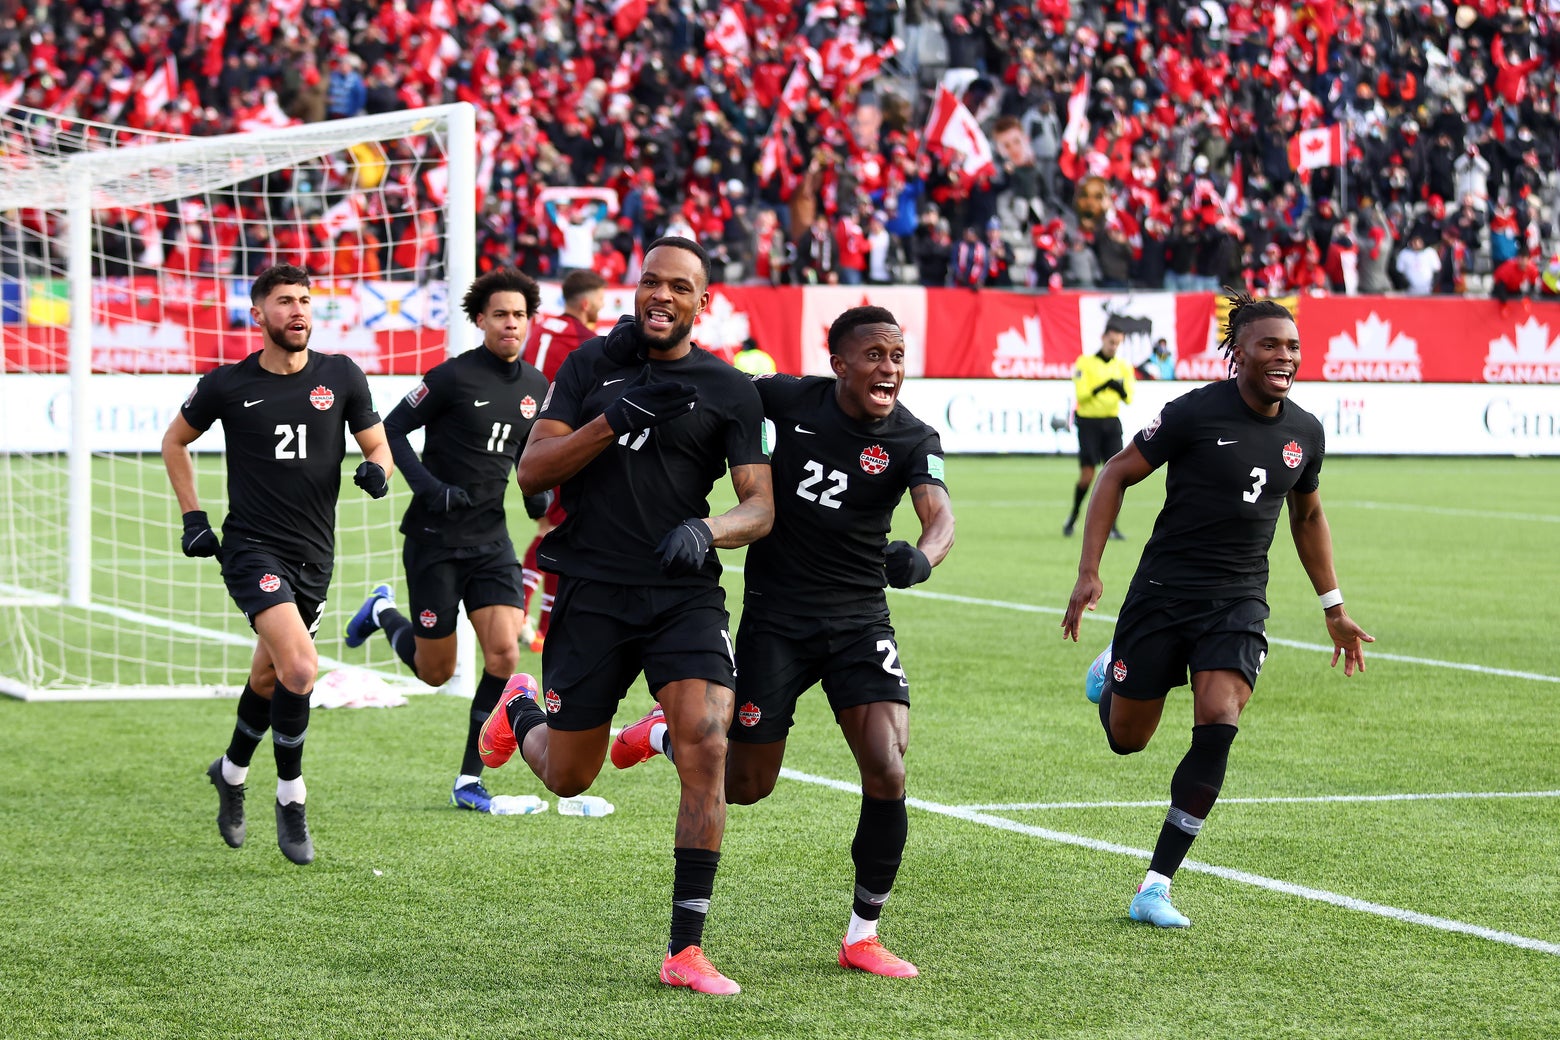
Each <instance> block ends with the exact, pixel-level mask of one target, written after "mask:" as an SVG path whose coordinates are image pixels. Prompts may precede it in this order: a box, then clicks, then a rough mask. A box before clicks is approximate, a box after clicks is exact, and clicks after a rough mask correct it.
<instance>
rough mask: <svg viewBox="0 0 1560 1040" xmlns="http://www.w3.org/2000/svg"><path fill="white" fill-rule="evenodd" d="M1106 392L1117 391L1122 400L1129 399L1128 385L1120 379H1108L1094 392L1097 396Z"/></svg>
mask: <svg viewBox="0 0 1560 1040" xmlns="http://www.w3.org/2000/svg"><path fill="white" fill-rule="evenodd" d="M1104 390H1114V391H1116V396H1117V397H1119V398H1121V399H1122V400H1123V401H1125V400H1126V399H1127V387H1126V384H1125V383H1123V382H1122V381H1121V380H1119V379H1107V380H1105V382H1103V383H1101V384H1100V385H1099V386H1097V387H1095V388H1094V392H1095V393H1096V394H1097V393H1100V392H1101V391H1104Z"/></svg>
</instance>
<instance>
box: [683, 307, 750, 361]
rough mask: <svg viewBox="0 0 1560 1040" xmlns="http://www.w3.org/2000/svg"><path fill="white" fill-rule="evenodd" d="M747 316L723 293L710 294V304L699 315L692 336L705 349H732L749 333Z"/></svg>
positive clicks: (739, 344) (727, 350) (740, 343)
mask: <svg viewBox="0 0 1560 1040" xmlns="http://www.w3.org/2000/svg"><path fill="white" fill-rule="evenodd" d="M750 334H751V333H750V330H749V326H748V316H747V314H746V313H745V312H743V311H739V310H737V309H736V307H734V306H732V303H731V300H729V299H727V297H726V295H725V294H724V293H714V294H712V295H711V296H710V305H709V308H708V309H706V310H705V312H704V313H703V314H701V315H699V320H698V322H696V323H695V325H694V331H693V336H694V339H696V340H698V341H699V346H701V347H703V348H704V349H705V350H713V351H726V352H729V351H730V350H734V349H735V348H737V347H740V346H741V345H742V342H743V341H744V340H746V339H747V338H748V336H749V335H750Z"/></svg>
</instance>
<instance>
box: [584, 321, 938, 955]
mask: <svg viewBox="0 0 1560 1040" xmlns="http://www.w3.org/2000/svg"><path fill="white" fill-rule="evenodd" d="M829 364H830V366H831V367H832V368H833V370H834V378H832V379H826V378H822V377H817V376H812V377H807V378H802V379H798V378H796V377H794V376H763V377H760V378H758V379H756V380H754V385H755V386H757V387H758V391H759V395H760V396H761V397H762V398H763V402H764V414H765V416H767V417H768V418H769V419H770V420H771V421H772V422H773V423H774V426H775V445H774V451H773V453H772V455H771V456H770V465H771V467H772V470H773V473H774V479H775V484H776V486H777V487H778V488H780V494H779V495H777V496H776V499H775V526H774V530H773V531H772V532H771V533H770V535H769V536H768V537H767V538H764V539H762V540H760V541H758V542H755V543H754V544H753V546H752V547H751V548H749V549H748V554H747V563H746V584H747V592H746V596H745V598H744V600H743V608H742V627H741V629H740V630H739V631H738V632H737V661H738V664H739V670H738V673H737V701H738V707H737V713H736V720H735V721H734V723H733V724H732V727H731V733H730V737H731V748H730V751H729V752H728V754H727V760H726V798H727V800H728V801H730V802H735V803H738V804H741V805H749V804H752V803H753V802H756V801H758V800H759V799H761V798H764V797H766V796H767V795H768V794H769V793H770V792H771V791H773V790H774V787H775V780H776V779H777V778H778V777H779V775H780V765H781V762H782V761H783V760H784V758H785V743H786V735H787V733H788V732H789V731H790V729H791V725H792V722H793V720H794V717H795V712H796V701H797V698H798V697H800V696H801V695H802V693H803V692H804V691H806V690H807V689H808V688H809V687H811V686H812V685H813V684H814V683H817V682H819V681H820V680H821V681H822V683H823V690H824V693H825V694H827V695H828V698H829V706H830V707H831V708H833V709H834V716H835V719H836V721H837V722H838V723H839V726H840V730H841V731H842V732H843V733H844V734H845V742H846V743H847V744H848V745H849V746H850V750H851V753H852V754H853V755H854V756H855V758H856V762H857V765H858V766H859V767H860V771H861V792H862V797H861V812H860V815H859V817H858V819H857V823H856V836H855V840H854V841H853V842H852V843H851V858H852V860H853V861H854V862H855V866H856V887H855V902H854V905H853V907H852V910H851V915H850V924H849V926H848V928H847V931H846V933H845V938H844V941H843V942H842V943H841V945H840V951H839V958H838V959H839V963H840V965H841V966H842V967H846V968H855V969H858V970H861V971H866V972H871V973H873V974H876V975H888V976H897V977H901V978H912V977H914V976H915V975H917V974H918V972H917V970H916V967H915V965H913V964H911V963H910V962H909V961H907V960H904V959H902V958H900V957H897V956H895V955H894V954H892V953H890V952H889V951H888V950H887V949H886V948H885V947H884V946H883V944H882V943H881V942H880V941H879V939H878V936H877V929H878V919H879V917H880V916H881V915H882V912H883V904H884V903H885V902H886V901H887V900H888V895H889V890H890V889H891V888H892V887H893V884H894V878H895V876H896V875H897V874H898V871H899V862H900V859H901V857H902V855H903V853H904V847H905V838H906V833H907V830H908V826H909V823H908V818H907V816H906V813H905V764H904V754H905V748H906V746H907V745H908V743H909V740H910V680H909V679H908V678H907V677H906V675H905V671H904V668H903V666H902V664H901V663H900V659H899V647H898V644H897V643H896V642H895V640H894V628H893V625H892V624H891V623H890V620H889V613H888V601H887V600H886V599H885V597H884V594H883V586H884V583H885V580H886V582H887V584H889V585H892V586H894V587H895V588H907V587H909V586H911V585H916V584H919V583H920V582H923V581H925V580H926V579H927V578H928V577H929V576H930V575H931V573H932V568H933V567H934V566H936V565H937V564H939V563H941V562H942V561H943V559H944V558H945V557H946V556H947V555H948V550H949V549H951V548H952V547H953V529H954V520H953V509H952V506H951V505H950V503H949V499H948V488H947V485H945V484H944V483H943V459H942V445H941V442H940V440H939V439H938V436H937V432H936V431H935V430H933V429H932V428H931V427H930V426H928V425H926V424H925V423H923V422H921V421H920V420H919V419H917V418H916V417H915V416H914V415H912V414H910V411H909V409H907V408H905V406H904V405H903V404H900V403H899V401H898V397H899V388H900V386H901V385H902V384H903V382H904V377H905V343H904V334H903V333H902V332H901V331H900V328H899V323H898V322H897V321H896V320H895V319H894V316H893V315H892V314H891V313H889V312H888V311H887V310H885V309H883V308H882V307H854V308H852V309H850V310H848V311H846V312H845V313H843V314H841V315H840V316H839V317H838V318H837V319H836V320H835V321H834V324H833V325H832V326H831V327H830V329H829ZM907 489H908V490H909V492H910V500H911V502H912V504H913V505H914V506H915V512H916V516H917V518H918V519H919V520H920V523H921V534H920V537H919V538H918V539H917V541H916V544H915V545H911V544H909V543H908V542H902V541H896V542H892V543H888V544H887V545H886V546H885V543H886V542H887V535H888V532H889V528H890V526H891V524H892V522H893V516H894V508H895V507H896V506H897V505H898V504H899V501H900V499H901V498H903V496H904V493H905V491H906V490H907ZM667 732H668V731H667V726H666V721H665V719H664V718H663V717H662V713H661V709H660V708H656V709H655V710H653V711H651V712H650V714H649V715H646V716H645V717H644V718H643V719H640V720H639V721H638V722H637V723H635V724H634V725H632V726H630V727H628V728H627V729H625V730H623V732H622V733H620V734H619V735H618V739H617V740H616V741H615V742H614V743H613V745H612V763H613V765H616V766H617V767H618V768H620V769H622V768H627V767H628V766H632V765H635V764H636V763H639V762H642V761H644V760H645V759H647V758H649V757H650V756H651V755H654V754H656V753H657V752H661V753H667V754H668V757H669V758H671V759H672V760H673V761H674V762H675V761H676V759H677V755H678V750H677V749H676V748H675V747H669V746H668V744H667V740H666V737H667Z"/></svg>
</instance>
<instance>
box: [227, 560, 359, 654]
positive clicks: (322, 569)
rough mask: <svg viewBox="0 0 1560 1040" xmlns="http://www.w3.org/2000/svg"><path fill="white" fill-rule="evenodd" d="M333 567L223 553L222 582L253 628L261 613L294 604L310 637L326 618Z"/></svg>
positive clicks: (332, 565)
mask: <svg viewBox="0 0 1560 1040" xmlns="http://www.w3.org/2000/svg"><path fill="white" fill-rule="evenodd" d="M334 566H335V565H334V564H329V563H288V562H286V561H284V560H281V559H279V558H278V557H276V556H275V555H273V554H271V553H268V552H266V551H265V550H264V549H249V548H229V547H227V546H224V547H223V549H222V580H223V581H224V582H226V583H227V590H228V595H229V596H232V597H233V602H234V603H236V604H238V609H239V610H242V611H243V612H244V618H245V619H246V620H247V621H248V622H249V627H250V628H254V627H255V617H256V615H258V614H259V613H260V612H261V611H263V610H268V609H270V608H271V607H274V606H276V605H278V604H280V603H295V604H297V606H298V614H299V616H300V617H302V618H303V623H304V624H305V625H307V626H308V629H309V635H311V636H312V635H314V633H315V632H316V631H318V630H319V627H320V619H321V618H323V617H324V616H325V593H326V592H327V591H329V589H330V574H331V571H332V570H333V569H334Z"/></svg>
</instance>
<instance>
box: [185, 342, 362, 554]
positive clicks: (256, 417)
mask: <svg viewBox="0 0 1560 1040" xmlns="http://www.w3.org/2000/svg"><path fill="white" fill-rule="evenodd" d="M181 412H182V414H183V415H184V419H185V421H186V422H188V423H189V424H190V425H191V426H193V427H195V429H197V430H202V431H204V430H208V429H210V428H211V424H212V423H214V422H218V421H220V422H221V423H222V435H223V439H224V441H225V442H226V444H227V498H228V514H227V519H226V520H224V521H223V522H222V539H223V541H224V542H226V541H231V540H233V539H239V540H241V541H242V542H246V543H248V544H250V545H256V546H264V547H265V548H266V549H267V550H268V551H270V552H273V553H275V554H276V555H277V556H279V557H281V558H282V559H284V560H289V561H292V562H296V563H328V562H330V561H331V560H332V559H333V558H334V556H335V527H336V498H337V496H338V495H339V494H340V492H341V460H342V459H344V458H346V454H347V430H349V429H350V430H351V431H352V432H353V433H361V432H363V431H364V430H366V429H368V428H369V427H371V426H373V425H375V424H376V423H378V422H379V416H378V415H377V414H375V412H374V402H373V399H372V398H371V397H370V396H369V392H368V380H367V379H365V378H364V377H363V371H362V369H360V368H358V367H357V365H356V364H355V363H354V362H353V360H352V359H351V358H349V357H346V356H344V355H341V354H318V353H315V352H313V351H310V352H309V358H308V360H307V361H305V362H304V365H303V368H302V369H300V370H299V371H297V372H294V373H292V374H291V375H285V376H284V375H277V374H276V373H275V372H267V371H266V370H265V369H263V368H261V367H260V351H258V350H257V351H255V352H254V353H253V354H250V355H249V356H248V357H246V358H245V359H244V360H242V361H240V362H238V363H237V364H232V365H223V366H222V367H220V368H216V369H213V370H212V371H210V372H207V373H206V374H205V375H204V376H202V377H201V379H200V382H199V383H197V384H195V390H194V392H193V393H191V394H190V396H189V398H188V399H187V400H186V401H185V402H184V407H183V408H182V409H181Z"/></svg>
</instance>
